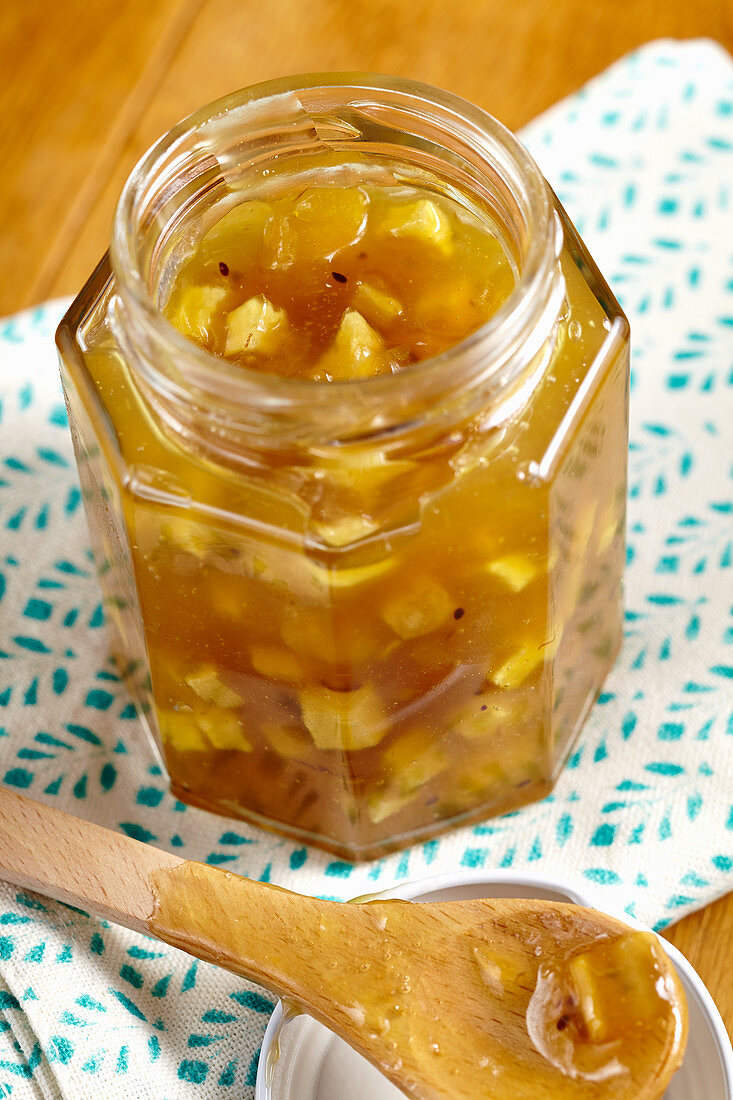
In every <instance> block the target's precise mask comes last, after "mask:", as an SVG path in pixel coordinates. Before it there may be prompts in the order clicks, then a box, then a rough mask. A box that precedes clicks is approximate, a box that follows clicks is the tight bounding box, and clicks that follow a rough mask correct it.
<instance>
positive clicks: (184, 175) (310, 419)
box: [111, 74, 564, 464]
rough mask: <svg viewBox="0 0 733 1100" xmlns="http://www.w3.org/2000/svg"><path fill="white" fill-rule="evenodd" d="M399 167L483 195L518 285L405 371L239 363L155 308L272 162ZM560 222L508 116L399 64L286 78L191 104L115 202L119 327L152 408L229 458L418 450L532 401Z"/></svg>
mask: <svg viewBox="0 0 733 1100" xmlns="http://www.w3.org/2000/svg"><path fill="white" fill-rule="evenodd" d="M324 156H325V157H326V158H329V157H331V158H333V157H336V158H341V159H342V160H343V161H349V160H350V161H351V162H358V163H367V164H372V165H379V164H386V163H388V162H389V163H390V164H392V165H395V164H396V165H398V166H399V168H400V170H401V171H402V172H404V174H405V176H406V177H408V178H410V180H411V182H412V181H416V182H418V183H419V181H420V180H425V181H427V180H429V181H430V185H431V186H432V187H439V188H441V189H443V190H444V192H445V193H446V194H450V195H451V196H452V197H453V198H454V199H457V200H458V201H459V202H462V203H465V204H466V205H468V206H470V207H472V208H473V209H474V210H478V211H484V212H485V213H486V214H487V216H489V217H490V218H491V220H492V221H493V223H494V224H495V225H496V226H498V228H499V230H500V232H501V233H502V234H503V236H504V242H505V245H506V247H507V250H508V251H509V252H510V253H511V254H512V256H513V259H514V262H515V264H516V268H517V272H518V275H517V284H516V287H515V289H514V290H513V291H512V293H511V294H510V296H509V298H508V299H507V300H506V302H505V303H504V304H503V305H502V306H501V308H500V309H499V310H498V311H497V313H495V314H494V315H493V316H492V317H491V318H490V320H489V321H487V322H486V323H485V324H484V325H483V326H482V327H481V328H479V329H478V330H477V331H475V332H474V333H472V334H471V335H470V336H469V337H468V338H467V339H465V340H464V341H463V342H461V343H460V344H457V345H456V346H454V347H452V348H450V349H449V350H447V351H446V352H444V353H443V354H441V355H439V356H437V357H435V358H433V359H428V360H424V361H422V362H420V363H418V364H416V365H414V366H412V367H410V368H409V369H408V370H406V371H403V372H401V373H398V374H395V375H388V376H383V377H375V378H365V379H359V380H353V381H345V382H331V383H328V384H324V383H320V382H313V381H310V380H303V379H286V378H282V377H279V376H275V375H269V374H264V373H262V372H258V371H254V370H250V369H247V368H245V367H242V366H240V365H238V364H233V363H230V362H227V361H226V360H223V359H221V358H218V357H216V356H214V355H211V354H209V353H208V352H206V351H205V350H203V349H201V348H199V347H198V346H196V345H195V344H193V343H191V342H190V341H189V340H188V339H187V338H186V337H184V336H183V335H182V334H181V333H179V332H178V331H177V330H176V329H174V328H173V327H172V326H171V325H170V324H169V323H168V322H167V321H166V319H165V317H164V316H163V313H162V309H161V306H162V304H163V303H164V301H165V299H166V297H167V294H168V291H169V289H170V285H171V282H172V279H173V278H174V277H175V273H176V271H177V270H178V268H179V267H180V265H181V262H182V261H183V259H185V258H186V257H187V256H188V255H190V252H191V249H192V247H193V245H194V244H195V241H196V239H197V238H198V236H199V235H200V233H201V230H202V227H203V228H204V229H205V228H206V227H207V226H208V225H209V224H212V223H213V222H214V221H215V220H216V219H217V217H218V216H220V213H221V210H222V203H223V202H224V201H226V199H227V197H228V198H229V200H230V202H231V197H232V194H233V193H235V194H236V195H237V196H238V197H239V198H240V199H241V198H245V197H247V195H248V192H250V193H251V192H252V189H253V188H255V187H258V186H259V187H261V186H262V182H263V180H264V179H266V177H267V175H268V173H269V172H270V171H272V170H273V169H274V167H275V166H277V172H278V175H279V176H280V178H282V176H283V172H284V171H287V169H288V167H289V165H291V164H292V165H293V166H298V167H299V168H301V169H302V167H303V165H304V163H307V162H308V161H309V160H310V161H313V160H316V159H317V158H319V157H320V158H321V159H323V158H324ZM561 247H562V231H561V229H560V226H559V222H558V220H557V218H556V216H555V214H554V208H553V204H552V200H551V196H550V193H549V189H548V187H547V185H546V183H545V181H544V179H543V178H542V176H541V174H540V172H539V170H538V168H537V166H536V165H535V163H534V162H533V161H532V159H531V158H530V156H529V155H528V153H527V152H526V151H525V150H524V148H523V147H522V146H521V145H520V144H519V142H517V141H516V139H515V138H514V137H513V136H512V135H511V134H510V133H509V132H508V131H507V130H506V129H505V128H504V127H502V126H501V125H500V124H499V123H498V122H496V121H495V120H494V119H492V118H491V117H490V116H489V115H487V114H485V113H484V112H483V111H480V110H479V109H478V108H476V107H472V106H471V105H470V104H468V103H466V102H465V101H463V100H460V99H458V98H457V97H454V96H451V95H449V94H448V93H445V92H439V91H437V90H436V89H433V88H429V87H427V86H425V85H421V84H417V83H413V82H411V81H405V80H398V79H396V78H392V77H389V78H387V77H380V76H370V75H367V76H356V77H354V76H353V75H349V76H348V77H345V76H341V75H339V74H335V75H334V74H330V75H328V76H325V77H307V78H288V79H287V80H281V81H274V82H271V83H268V84H264V85H259V86H257V87H255V88H251V89H247V90H244V91H241V92H236V93H234V94H233V95H231V96H229V97H227V98H225V99H223V100H220V101H218V102H217V103H214V104H212V105H210V106H209V107H207V108H204V110H202V111H200V112H198V113H197V114H195V115H192V116H191V117H190V118H188V119H186V120H185V121H184V122H182V123H180V124H179V125H178V126H177V127H176V128H175V129H173V130H172V131H171V132H170V133H169V134H167V135H166V136H165V137H164V138H162V139H161V141H159V142H158V143H157V144H156V145H155V146H154V147H153V148H152V149H151V150H150V151H149V152H148V153H147V154H146V155H145V156H144V157H143V159H142V160H141V161H140V162H139V164H138V165H137V167H136V168H135V170H134V171H133V173H132V175H131V176H130V178H129V180H128V182H127V184H126V186H125V189H124V191H123V193H122V196H121V199H120V202H119V205H118V208H117V213H116V217H115V223H114V230H113V240H112V249H111V256H112V265H113V269H114V273H115V281H116V287H117V300H116V303H115V315H114V317H113V325H114V328H115V332H116V337H117V339H118V341H119V342H120V344H121V346H122V350H123V353H124V355H125V357H126V360H127V362H128V364H129V365H130V368H131V370H132V371H133V373H134V374H135V376H136V379H137V382H138V384H139V386H140V388H141V391H142V392H143V394H144V396H145V398H146V400H147V401H148V403H149V404H150V406H151V408H152V409H153V411H154V413H155V415H157V416H158V417H159V418H160V419H162V420H163V421H164V422H165V423H166V424H167V426H168V427H169V429H170V430H171V431H173V432H174V433H175V434H176V435H177V436H179V437H181V438H182V439H184V440H189V441H190V442H191V443H192V444H194V445H195V446H197V447H199V448H203V449H204V450H205V451H206V452H207V453H209V454H210V455H211V456H212V457H219V458H220V459H222V460H224V461H226V462H227V463H228V464H232V463H234V464H238V463H242V462H244V463H245V464H251V463H253V462H254V463H259V462H260V461H262V460H263V459H264V460H266V459H267V456H268V455H271V454H273V453H277V454H278V455H279V456H282V455H283V453H285V454H289V455H290V456H291V458H292V460H293V461H296V462H297V461H299V456H300V458H301V459H302V456H303V455H306V454H308V453H309V452H312V451H313V450H314V449H316V450H318V451H322V450H323V448H324V446H326V447H334V448H339V447H343V446H345V445H349V444H353V443H357V442H358V443H360V444H361V445H365V444H366V445H371V444H373V445H374V446H380V447H385V446H387V447H389V448H392V449H393V448H400V449H402V448H404V447H410V449H420V448H423V447H430V446H431V445H433V444H434V442H435V440H436V439H439V438H442V437H445V436H446V435H449V434H450V433H451V432H454V431H455V429H456V427H457V426H458V425H460V424H462V423H465V422H467V421H471V420H473V419H474V418H475V417H476V416H477V415H478V414H479V411H480V413H481V418H482V425H483V426H486V427H487V428H491V427H493V426H499V425H500V424H502V423H503V422H505V421H506V420H507V419H508V418H509V417H510V416H511V415H513V414H514V413H515V412H516V410H517V409H518V408H519V407H521V406H522V405H523V404H524V403H525V402H526V400H527V399H528V397H529V394H530V393H531V391H532V389H533V388H534V386H535V384H536V381H537V376H538V374H541V373H542V370H543V369H544V364H545V362H546V360H547V358H548V356H549V353H550V351H551V347H552V342H553V339H554V333H555V330H556V326H557V320H558V316H559V313H560V310H561V308H562V302H563V299H564V283H563V279H562V275H561V272H560V265H559V252H560V249H561Z"/></svg>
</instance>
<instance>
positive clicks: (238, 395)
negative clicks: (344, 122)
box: [110, 72, 557, 411]
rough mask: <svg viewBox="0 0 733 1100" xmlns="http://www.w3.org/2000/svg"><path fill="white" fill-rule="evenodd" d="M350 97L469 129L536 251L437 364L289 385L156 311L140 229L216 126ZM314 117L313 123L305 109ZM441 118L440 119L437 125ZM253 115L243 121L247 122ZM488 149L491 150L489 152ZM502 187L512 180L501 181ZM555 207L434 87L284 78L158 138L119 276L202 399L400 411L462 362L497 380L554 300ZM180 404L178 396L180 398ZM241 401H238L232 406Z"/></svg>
mask: <svg viewBox="0 0 733 1100" xmlns="http://www.w3.org/2000/svg"><path fill="white" fill-rule="evenodd" d="M339 89H341V90H342V91H343V93H344V97H343V106H344V107H346V106H353V105H354V103H355V102H357V100H356V97H361V98H362V99H363V97H364V96H368V95H369V94H371V95H372V96H373V97H374V96H378V95H380V94H381V95H382V96H385V95H389V96H393V97H397V99H398V101H402V102H404V103H405V104H408V103H413V104H414V103H418V104H419V105H420V106H421V108H422V109H423V111H430V110H432V111H433V113H434V115H435V112H440V114H441V117H442V119H443V121H444V122H445V123H448V122H449V123H450V124H451V126H455V127H456V128H458V129H460V128H463V131H464V136H465V139H466V141H467V142H470V143H472V147H473V148H474V150H476V149H478V152H479V153H482V154H483V155H485V156H486V164H487V167H488V166H489V164H490V163H491V161H490V157H491V156H492V155H493V156H497V155H498V156H500V158H501V161H502V163H501V168H502V169H503V170H504V172H505V173H506V172H509V174H510V175H512V176H513V181H512V182H513V184H514V186H515V187H516V186H517V184H518V183H519V184H522V185H523V194H522V196H521V198H522V204H523V214H524V217H525V219H526V221H527V227H528V245H527V249H526V253H525V254H524V256H523V259H522V264H521V266H520V269H519V273H518V278H517V282H516V285H515V287H514V288H513V290H512V291H511V293H510V294H509V296H508V297H507V299H506V300H505V301H504V302H503V303H502V305H501V306H500V307H499V309H498V310H497V311H496V313H494V314H493V315H492V316H491V317H490V318H489V319H488V320H487V321H486V322H485V323H484V324H483V325H481V326H480V327H479V328H478V329H476V330H475V331H474V332H472V333H470V334H469V335H468V336H467V337H465V338H464V339H463V340H462V341H460V342H459V343H457V344H455V345H453V346H451V347H450V348H448V349H446V350H445V351H443V352H441V353H440V354H439V355H436V356H433V357H430V358H426V359H424V360H421V361H420V362H418V363H416V364H413V365H412V366H410V368H409V369H408V370H405V371H402V372H398V373H397V374H392V375H382V376H374V377H367V378H359V379H346V380H339V381H332V382H329V383H328V384H327V385H323V384H322V383H320V382H315V381H314V380H313V379H304V378H283V377H282V376H280V375H276V374H271V373H268V372H263V371H257V370H254V369H252V368H248V367H246V366H241V365H240V364H236V363H232V362H230V361H228V360H226V359H223V358H222V357H219V356H217V355H214V354H213V353H211V352H208V351H207V350H205V349H204V348H201V347H199V346H198V345H196V344H195V343H194V342H193V341H191V340H189V339H188V337H186V336H184V335H183V333H181V332H179V331H178V330H177V329H176V328H175V327H174V326H173V325H172V324H170V322H169V321H168V320H167V319H166V317H165V316H164V314H163V312H162V311H161V310H160V309H159V307H158V306H157V305H156V303H155V301H154V298H153V295H152V293H151V290H150V288H149V286H148V281H147V279H146V278H145V274H144V271H143V269H142V264H141V255H140V252H139V249H138V247H137V246H138V244H139V241H138V237H137V234H136V227H137V225H138V222H139V220H140V217H141V212H142V211H143V209H144V207H145V203H146V201H149V200H150V196H151V194H152V193H153V192H154V189H155V188H154V181H155V179H156V175H157V174H158V173H159V172H160V170H161V167H162V166H163V165H164V164H165V163H166V162H167V161H170V160H171V158H175V157H176V154H177V152H178V151H182V150H183V149H184V147H185V145H186V143H187V142H189V143H190V142H191V141H194V142H195V143H196V149H197V150H198V152H199V153H200V155H201V156H202V158H203V157H206V156H208V157H209V158H211V150H210V149H207V148H206V147H205V144H204V143H203V141H201V140H199V139H200V137H201V135H204V134H205V133H206V131H207V127H211V126H212V125H213V124H215V123H216V122H217V120H221V119H225V118H228V117H229V116H231V115H232V114H233V112H246V111H248V110H250V111H253V110H255V109H256V107H257V105H258V104H263V103H265V102H267V101H272V100H273V99H275V98H277V97H286V96H291V97H292V96H293V95H295V96H299V95H301V94H303V95H307V94H308V93H322V94H326V93H331V94H333V93H335V92H337V91H338V90H339ZM304 110H306V114H307V109H305V108H304ZM435 117H437V115H436V116H435ZM245 120H246V114H243V121H245ZM482 146H483V147H482ZM501 178H504V177H501ZM553 214H554V207H553V202H552V197H551V192H550V189H549V187H548V186H547V184H546V181H545V180H544V177H543V176H542V174H541V172H540V170H539V168H538V167H537V164H536V163H535V161H534V159H533V158H532V157H531V155H530V154H529V152H528V151H527V150H526V149H525V147H524V146H523V145H522V144H521V142H520V141H519V140H518V139H517V138H516V137H515V136H514V135H513V134H512V133H511V132H510V131H509V130H508V129H507V128H506V127H505V126H503V125H502V124H501V123H500V122H498V121H497V120H496V119H495V118H493V116H491V115H490V114H488V113H487V112H486V111H484V110H483V109H482V108H480V107H478V106H475V105H473V104H471V103H470V102H469V101H467V100H465V99H462V98H461V97H459V96H457V95H455V94H453V93H451V92H447V91H444V90H441V89H438V88H435V87H432V86H431V85H428V84H425V83H421V82H419V81H414V80H410V79H406V78H402V77H395V76H387V75H382V74H375V73H368V72H330V73H315V74H303V75H298V76H288V77H280V78H277V79H275V80H270V81H267V82H264V83H260V84H256V85H253V86H251V87H248V88H243V89H240V90H238V91H235V92H232V93H230V94H228V95H226V96H224V97H223V98H221V99H218V100H215V101H214V102H212V103H210V104H208V105H207V106H205V107H202V108H200V109H199V110H198V111H195V112H194V113H192V114H191V115H189V116H187V117H186V118H184V119H183V120H182V121H181V122H179V123H178V124H177V125H176V126H174V127H173V128H172V129H170V130H169V131H168V132H167V133H166V134H164V135H163V136H162V137H161V138H159V139H158V140H157V141H156V142H155V143H154V144H153V145H152V146H151V147H150V148H149V149H148V150H147V152H146V153H144V154H143V156H142V157H141V159H140V160H139V161H138V163H137V165H136V166H135V168H134V169H133V171H132V172H131V174H130V176H129V177H128V179H127V182H126V183H125V186H124V189H123V191H122V193H121V196H120V199H119V202H118V204H117V208H116V212H115V217H114V223H113V232H112V243H111V248H110V255H111V263H112V268H113V271H114V274H115V277H116V281H117V285H118V292H119V296H120V299H121V300H122V303H123V305H124V306H125V308H126V312H128V314H129V312H130V310H132V311H134V314H135V320H136V323H139V325H140V327H141V331H142V332H143V333H144V338H145V343H146V344H147V345H148V346H155V347H157V348H158V349H160V350H161V351H162V353H163V355H164V356H165V357H166V358H167V359H169V360H170V361H171V362H176V363H178V364H180V363H181V362H185V363H186V377H187V379H189V380H191V379H193V380H194V385H195V386H196V388H197V389H199V391H200V392H201V393H204V394H207V395H211V396H214V397H218V398H221V397H222V396H223V395H224V393H226V394H227V398H228V401H229V403H230V408H231V405H232V404H236V405H239V404H240V403H241V404H243V405H250V406H251V405H255V406H257V407H259V408H260V409H262V410H263V411H267V410H269V411H273V410H283V409H287V408H289V407H295V406H302V405H303V403H304V402H307V403H308V404H309V405H310V406H311V407H314V405H315V407H318V406H320V407H325V406H326V405H327V404H330V403H333V402H334V399H336V398H337V399H338V400H339V401H349V402H351V401H352V400H355V401H357V402H359V401H362V400H367V401H368V402H369V403H370V404H371V405H374V406H377V405H379V404H380V403H390V404H391V403H392V402H395V401H396V402H397V403H399V402H400V400H401V398H405V399H406V398H407V395H408V393H410V392H411V391H413V390H414V388H415V387H416V386H418V387H419V388H420V389H421V391H422V393H423V395H424V396H426V397H427V398H428V400H430V399H435V398H436V396H438V397H439V395H440V394H441V393H444V392H446V391H448V390H450V389H451V388H452V387H451V385H450V381H451V379H454V378H455V368H456V363H457V360H461V361H471V362H474V363H476V362H480V364H483V370H482V372H481V377H482V378H485V377H486V376H487V375H489V374H490V373H491V368H492V364H495V363H496V362H497V360H498V359H499V358H501V356H498V354H497V353H498V351H499V349H501V350H502V352H503V353H504V361H506V352H507V349H508V348H514V349H516V347H520V346H521V343H522V339H523V335H524V336H526V332H527V329H528V327H531V326H532V324H533V322H534V320H536V318H537V316H539V315H541V314H542V313H543V308H542V304H543V302H544V301H545V299H546V298H547V297H548V295H549V293H550V284H551V283H552V281H553V268H554V266H555V264H556V259H557V240H556V236H557V233H556V229H555V225H554V220H553ZM164 386H165V388H167V389H168V390H169V391H171V390H172V389H176V386H177V384H176V383H175V382H174V381H173V379H172V378H171V377H170V376H168V377H167V378H166V379H165V382H164ZM179 396H180V395H179ZM233 397H234V398H235V400H234V401H232V398H233Z"/></svg>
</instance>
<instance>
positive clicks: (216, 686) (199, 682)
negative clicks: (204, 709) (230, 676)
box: [185, 665, 242, 708]
mask: <svg viewBox="0 0 733 1100" xmlns="http://www.w3.org/2000/svg"><path fill="white" fill-rule="evenodd" d="M185 682H186V683H187V684H188V686H189V687H190V688H193V690H194V691H195V692H196V694H197V695H198V697H199V698H200V699H203V701H204V702H205V703H213V705H214V706H215V707H229V708H231V707H238V706H240V705H241V703H242V697H241V695H238V694H237V693H236V691H232V689H231V688H230V687H228V686H227V685H226V684H225V683H223V682H222V680H221V679H220V677H219V673H218V672H217V670H216V669H215V668H214V666H213V665H201V666H200V667H199V668H197V669H196V671H195V672H192V673H191V674H190V675H189V676H186V678H185Z"/></svg>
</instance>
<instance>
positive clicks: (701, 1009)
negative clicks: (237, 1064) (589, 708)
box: [255, 872, 733, 1100]
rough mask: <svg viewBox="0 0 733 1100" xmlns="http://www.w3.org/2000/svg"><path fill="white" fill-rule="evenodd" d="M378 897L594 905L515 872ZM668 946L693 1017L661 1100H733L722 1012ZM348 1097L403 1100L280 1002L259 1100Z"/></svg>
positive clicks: (411, 886) (471, 875)
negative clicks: (539, 900) (530, 900)
mask: <svg viewBox="0 0 733 1100" xmlns="http://www.w3.org/2000/svg"><path fill="white" fill-rule="evenodd" d="M379 896H380V897H385V898H393V897H401V898H409V899H411V900H420V901H454V900H455V901H457V900H460V899H463V898H478V897H518V898H547V899H549V900H554V901H570V902H575V903H576V904H578V905H589V906H593V905H594V902H593V899H592V898H591V897H588V896H587V895H581V894H579V893H578V892H577V891H576V890H574V889H573V888H571V887H569V886H567V885H566V884H565V883H562V882H557V881H555V882H553V881H550V880H548V879H541V878H532V877H531V876H529V875H526V874H518V873H512V872H506V873H504V874H485V875H482V874H477V873H475V872H461V873H458V874H452V875H438V876H436V877H435V878H430V879H423V880H422V881H420V882H411V883H403V884H402V885H400V886H396V887H395V888H394V889H393V890H387V891H385V892H384V893H382V894H380V895H379ZM613 915H616V916H618V915H619V914H613ZM621 919H622V920H625V921H626V922H627V923H628V924H632V925H634V926H636V927H643V926H642V925H639V924H638V922H635V921H632V920H630V919H629V918H628V917H627V916H623V915H621ZM663 943H664V949H665V951H666V952H667V954H668V955H669V957H670V958H671V959H672V962H673V963H674V964H675V966H676V967H677V972H678V974H679V975H680V978H681V980H682V984H683V985H684V988H685V993H686V994H687V1001H688V1006H689V1011H690V1038H689V1042H688V1046H687V1052H686V1054H685V1060H684V1063H683V1065H682V1067H681V1069H680V1070H679V1072H678V1073H677V1074H676V1075H675V1077H674V1080H673V1081H672V1083H671V1084H670V1086H669V1088H668V1089H667V1092H666V1093H665V1097H664V1100H733V1049H731V1044H730V1040H729V1039H728V1035H727V1033H726V1030H725V1027H724V1026H723V1021H722V1020H721V1018H720V1014H719V1013H718V1010H717V1009H716V1007H715V1005H714V1003H713V1000H712V998H711V996H710V994H709V993H708V991H707V989H706V988H705V986H704V985H703V983H702V981H701V980H700V978H699V977H698V975H697V974H696V973H695V971H694V970H693V969H692V967H691V966H690V964H689V963H688V962H687V960H686V959H685V958H684V956H683V955H681V954H680V952H679V951H677V949H676V948H674V947H672V945H671V944H668V943H667V942H666V941H663ZM345 1097H348V1100H404V1096H403V1094H402V1093H401V1092H400V1091H399V1090H398V1089H396V1088H395V1087H394V1086H393V1085H391V1084H390V1083H389V1082H388V1081H387V1080H385V1078H384V1077H382V1075H381V1074H380V1073H378V1072H377V1070H375V1069H374V1068H373V1067H372V1066H370V1065H369V1064H368V1063H367V1062H365V1061H364V1059H363V1058H361V1057H360V1056H359V1055H358V1054H356V1053H354V1051H353V1050H351V1048H350V1047H348V1046H347V1045H346V1043H344V1042H342V1040H341V1039H337V1038H336V1037H335V1036H334V1035H332V1034H331V1032H330V1031H328V1030H327V1028H325V1027H323V1026H322V1025H321V1024H318V1023H316V1022H315V1020H312V1019H310V1017H309V1016H296V1017H295V1018H294V1019H291V1020H287V1021H285V1022H284V1021H283V1009H282V1005H281V1004H278V1006H277V1007H276V1009H275V1012H274V1013H273V1015H272V1019H271V1020H270V1024H269V1026H268V1028H267V1032H266V1034H265V1040H264V1043H263V1046H262V1055H261V1057H260V1065H259V1071H258V1074H257V1088H256V1091H255V1100H344V1098H345Z"/></svg>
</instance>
